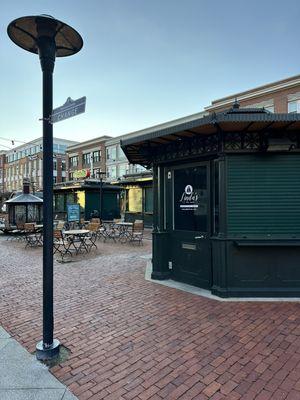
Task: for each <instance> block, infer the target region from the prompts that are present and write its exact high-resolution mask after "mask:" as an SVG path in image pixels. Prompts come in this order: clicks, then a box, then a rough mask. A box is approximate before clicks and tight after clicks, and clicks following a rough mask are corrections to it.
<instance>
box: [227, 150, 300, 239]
mask: <svg viewBox="0 0 300 400" xmlns="http://www.w3.org/2000/svg"><path fill="white" fill-rule="evenodd" d="M227 165H228V175H227V176H228V182H227V183H228V186H227V212H228V214H227V215H228V220H227V222H228V225H227V226H228V234H233V235H234V236H243V235H249V236H253V235H259V236H268V235H271V236H272V235H284V236H289V235H290V236H294V235H299V234H300V155H298V154H286V155H279V154H278V155H275V154H264V155H243V156H242V155H241V156H230V157H229V158H228V164H227Z"/></svg>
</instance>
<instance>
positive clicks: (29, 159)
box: [3, 138, 76, 192]
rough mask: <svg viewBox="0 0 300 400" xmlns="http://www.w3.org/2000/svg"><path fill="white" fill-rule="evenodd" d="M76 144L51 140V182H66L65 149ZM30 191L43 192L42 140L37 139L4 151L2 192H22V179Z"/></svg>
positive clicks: (62, 140) (55, 139)
mask: <svg viewBox="0 0 300 400" xmlns="http://www.w3.org/2000/svg"><path fill="white" fill-rule="evenodd" d="M75 143H76V142H74V141H70V140H65V139H58V138H53V182H54V183H57V182H63V181H65V180H66V154H65V152H66V148H67V146H69V145H71V144H75ZM24 178H27V179H29V181H30V183H31V186H32V189H34V190H36V191H42V190H43V139H42V138H39V139H36V140H33V141H31V142H28V143H25V144H22V145H21V146H18V147H15V148H14V149H12V150H8V151H6V155H5V163H4V165H3V191H4V192H17V191H21V190H22V185H23V179H24Z"/></svg>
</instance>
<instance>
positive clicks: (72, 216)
mask: <svg viewBox="0 0 300 400" xmlns="http://www.w3.org/2000/svg"><path fill="white" fill-rule="evenodd" d="M67 219H68V222H78V221H79V220H80V206H79V204H67Z"/></svg>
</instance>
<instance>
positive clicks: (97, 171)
mask: <svg viewBox="0 0 300 400" xmlns="http://www.w3.org/2000/svg"><path fill="white" fill-rule="evenodd" d="M100 172H101V168H94V169H93V178H97V179H100V178H103V174H100Z"/></svg>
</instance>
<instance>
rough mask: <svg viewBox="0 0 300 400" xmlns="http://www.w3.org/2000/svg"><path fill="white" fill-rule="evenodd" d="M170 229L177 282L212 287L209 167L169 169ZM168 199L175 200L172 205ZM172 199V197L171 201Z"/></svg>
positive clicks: (167, 215) (203, 165) (191, 166)
mask: <svg viewBox="0 0 300 400" xmlns="http://www.w3.org/2000/svg"><path fill="white" fill-rule="evenodd" d="M167 174H168V176H167V182H168V186H169V190H167V192H168V193H169V196H168V195H167V193H166V195H167V196H166V211H167V213H166V217H167V229H168V231H169V233H170V236H171V241H172V250H171V253H172V270H173V275H174V278H175V279H176V280H179V281H183V282H187V283H190V284H193V285H196V286H200V287H202V288H207V289H208V288H210V287H211V252H210V240H209V225H210V223H209V164H208V163H207V162H205V163H201V164H197V165H187V166H185V167H182V166H181V167H178V168H177V167H176V168H173V169H171V170H170V169H168V171H167ZM168 197H169V199H170V200H171V198H172V201H170V202H168ZM170 197H171V198H170Z"/></svg>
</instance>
